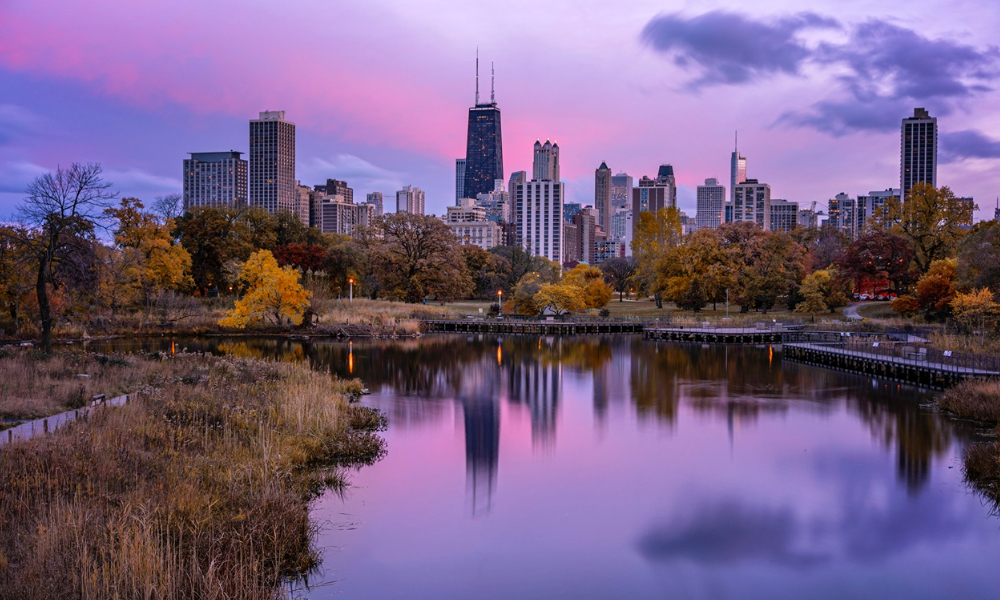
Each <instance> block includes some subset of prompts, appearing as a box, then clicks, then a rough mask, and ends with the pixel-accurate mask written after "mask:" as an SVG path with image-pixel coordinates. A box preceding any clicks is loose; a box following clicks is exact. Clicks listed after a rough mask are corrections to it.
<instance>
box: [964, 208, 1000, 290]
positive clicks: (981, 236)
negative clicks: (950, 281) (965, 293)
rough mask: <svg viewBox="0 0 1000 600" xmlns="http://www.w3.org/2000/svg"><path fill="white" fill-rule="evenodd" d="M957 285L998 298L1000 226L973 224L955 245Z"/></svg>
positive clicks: (999, 286)
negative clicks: (970, 229)
mask: <svg viewBox="0 0 1000 600" xmlns="http://www.w3.org/2000/svg"><path fill="white" fill-rule="evenodd" d="M957 277H958V279H957V285H958V286H959V287H960V288H962V289H967V290H970V289H976V288H989V289H990V290H992V291H993V293H994V294H995V295H1000V223H997V222H996V221H987V222H984V223H976V225H975V226H974V227H973V228H972V231H971V232H970V233H969V235H968V237H966V238H965V239H963V240H962V241H961V243H960V244H959V246H958V271H957Z"/></svg>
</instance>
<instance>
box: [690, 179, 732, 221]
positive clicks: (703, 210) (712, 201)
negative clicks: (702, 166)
mask: <svg viewBox="0 0 1000 600" xmlns="http://www.w3.org/2000/svg"><path fill="white" fill-rule="evenodd" d="M725 205H726V186H724V185H719V180H718V179H715V178H709V179H706V180H705V185H699V186H698V210H697V212H696V213H695V223H696V226H697V228H698V229H718V228H719V225H721V224H722V223H723V219H724V218H725Z"/></svg>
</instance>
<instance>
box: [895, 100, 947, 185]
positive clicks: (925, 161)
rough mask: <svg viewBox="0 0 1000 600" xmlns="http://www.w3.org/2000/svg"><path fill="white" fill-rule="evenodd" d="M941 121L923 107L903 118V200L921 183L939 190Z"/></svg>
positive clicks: (901, 141)
mask: <svg viewBox="0 0 1000 600" xmlns="http://www.w3.org/2000/svg"><path fill="white" fill-rule="evenodd" d="M937 145H938V131H937V118H936V117H932V116H931V115H930V113H928V112H927V110H925V109H923V108H915V109H913V116H912V117H906V118H905V119H903V126H902V131H901V134H900V159H899V189H900V190H901V192H902V194H903V196H902V198H903V201H904V202H905V201H906V197H907V196H909V195H910V188H912V187H913V186H914V185H915V184H917V183H928V184H930V185H932V186H935V187H937Z"/></svg>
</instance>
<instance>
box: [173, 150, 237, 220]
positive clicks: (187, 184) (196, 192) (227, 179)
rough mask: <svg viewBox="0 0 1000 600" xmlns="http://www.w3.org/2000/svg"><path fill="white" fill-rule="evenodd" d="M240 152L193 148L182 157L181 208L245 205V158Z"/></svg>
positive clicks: (186, 209)
mask: <svg viewBox="0 0 1000 600" xmlns="http://www.w3.org/2000/svg"><path fill="white" fill-rule="evenodd" d="M241 154H243V153H242V152H236V151H233V150H230V151H229V152H192V153H191V158H185V159H184V196H183V202H184V210H185V211H188V210H191V209H192V208H196V207H200V206H224V207H228V206H246V204H247V161H245V160H243V159H242V158H240V155H241Z"/></svg>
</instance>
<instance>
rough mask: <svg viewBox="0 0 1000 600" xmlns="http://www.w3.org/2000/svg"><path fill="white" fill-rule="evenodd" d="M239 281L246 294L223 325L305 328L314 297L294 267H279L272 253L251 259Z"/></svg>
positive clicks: (245, 264)
mask: <svg viewBox="0 0 1000 600" xmlns="http://www.w3.org/2000/svg"><path fill="white" fill-rule="evenodd" d="M239 281H240V284H241V285H242V287H243V288H244V289H245V290H246V291H245V293H244V294H243V297H242V298H240V299H239V300H237V301H236V306H235V307H234V308H233V310H231V311H229V314H227V315H226V317H225V318H223V319H221V320H219V325H222V326H223V327H238V328H244V327H246V326H247V325H257V324H260V323H272V324H274V325H278V326H279V327H280V326H283V325H285V324H286V322H287V323H291V324H292V325H301V324H302V316H303V314H304V313H305V309H306V307H307V306H309V295H310V293H309V292H308V291H306V290H305V289H304V288H303V287H302V284H300V283H299V273H298V271H296V270H295V269H294V268H292V267H290V266H288V267H284V268H282V267H279V266H278V261H277V260H275V259H274V256H273V255H272V254H271V252H270V251H269V250H258V251H257V252H254V253H253V254H251V255H250V258H248V259H247V261H246V263H244V264H243V268H242V269H241V270H240V277H239Z"/></svg>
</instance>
